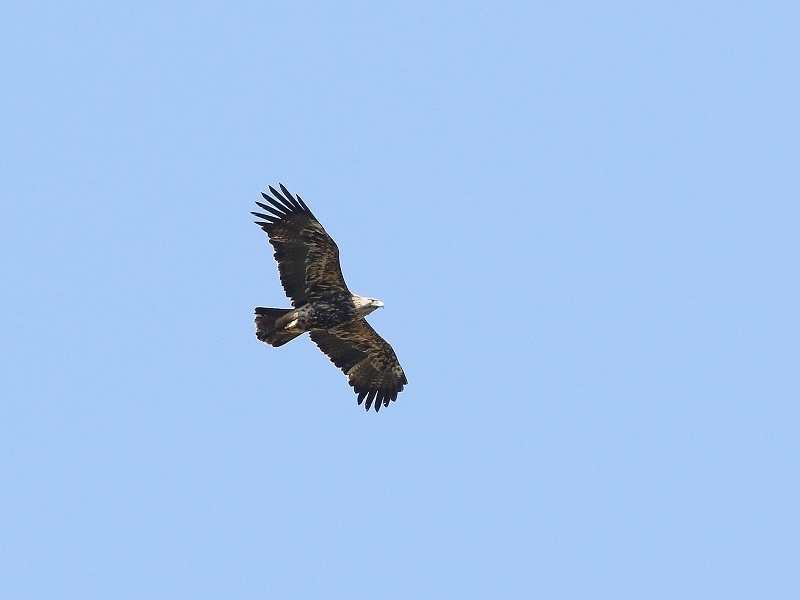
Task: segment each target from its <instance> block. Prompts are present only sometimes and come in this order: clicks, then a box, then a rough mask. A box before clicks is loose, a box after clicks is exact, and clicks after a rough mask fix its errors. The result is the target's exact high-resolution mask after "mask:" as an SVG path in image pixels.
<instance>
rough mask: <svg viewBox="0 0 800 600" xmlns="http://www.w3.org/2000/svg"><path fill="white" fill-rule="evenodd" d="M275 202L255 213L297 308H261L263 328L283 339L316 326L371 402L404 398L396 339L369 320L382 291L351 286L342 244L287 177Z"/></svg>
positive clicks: (320, 341)
mask: <svg viewBox="0 0 800 600" xmlns="http://www.w3.org/2000/svg"><path fill="white" fill-rule="evenodd" d="M280 189H281V191H280V192H278V191H277V190H276V189H275V188H273V187H272V186H270V187H269V190H270V192H271V194H272V196H269V195H267V194H264V193H263V192H262V194H261V195H262V196H263V197H264V200H266V201H267V202H268V204H263V203H261V202H256V204H258V206H260V207H261V208H262V209H263V210H265V211H266V212H267V213H269V214H264V213H255V212H254V213H253V214H254V215H255V216H257V217H259V218H260V219H263V220H262V221H256V224H257V225H259V226H260V227H261V228H262V229H263V230H264V231H265V232H266V233H267V235H268V236H269V242H270V244H272V246H273V247H274V248H275V260H276V262H277V263H278V273H279V275H280V279H281V284H283V289H284V290H285V291H286V295H287V296H288V297H289V298H290V299H291V301H292V306H293V308H264V307H258V308H256V309H255V312H256V318H255V324H256V336H257V337H258V339H259V340H261V341H262V342H265V343H267V344H270V345H272V346H276V347H277V346H282V345H283V344H285V343H287V342H289V341H291V340H292V339H294V338H295V337H297V336H299V335H301V334H303V333H305V332H306V331H307V332H309V335H310V337H311V339H312V340H313V341H314V343H315V344H316V345H317V346H319V348H320V350H322V351H323V352H324V353H325V354H326V355H327V356H328V358H330V360H331V362H333V363H334V364H335V365H336V366H337V367H339V368H340V369H341V370H342V371H343V372H344V374H345V375H347V378H348V380H349V382H350V385H351V386H353V390H354V391H355V392H356V394H358V403H359V404H361V403H362V402H364V401H365V400H366V402H365V407H366V409H367V410H369V409H370V408H371V407H372V406H375V411H378V410H380V407H381V406H388V405H389V402H393V401H395V400H396V399H397V394H399V393H400V391H401V390H402V389H403V386H404V385H405V384H406V383H408V381H407V379H406V376H405V373H404V372H403V369H402V367H401V366H400V363H399V362H398V360H397V356H396V355H395V353H394V350H393V349H392V347H391V346H390V345H389V344H388V342H386V340H384V339H383V338H382V337H381V336H379V335H378V334H377V333H376V332H375V330H374V329H373V328H372V327H370V325H369V324H368V323H367V322H366V321H365V320H364V317H365V316H366V315H368V314H369V313H371V312H372V311H374V310H376V309H377V308H380V307H381V306H383V302H381V301H380V300H376V299H375V298H367V297H363V296H358V295H356V294H353V293H351V292H350V290H349V289H348V288H347V284H345V282H344V277H343V276H342V269H341V266H340V265H339V248H338V247H337V246H336V243H335V242H334V241H333V239H332V238H331V237H330V236H329V235H328V234H327V233H326V232H325V229H323V227H322V225H321V224H320V222H319V221H317V219H316V217H314V215H313V213H312V212H311V211H310V210H309V208H308V206H306V204H305V202H303V200H302V199H301V198H300V196H292V194H291V193H290V192H289V190H287V189H286V188H285V187H284V186H283V184H280Z"/></svg>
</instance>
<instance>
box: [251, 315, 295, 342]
mask: <svg viewBox="0 0 800 600" xmlns="http://www.w3.org/2000/svg"><path fill="white" fill-rule="evenodd" d="M293 310H294V309H293V308H263V307H261V306H259V307H258V308H256V321H255V323H256V337H257V338H258V339H259V340H261V341H262V342H264V343H266V344H269V345H270V346H275V347H276V348H277V347H278V346H283V345H284V344H285V343H286V342H290V341H292V340H293V339H294V338H296V337H297V336H298V335H300V334H302V333H303V332H302V331H298V332H290V331H286V330H285V329H283V327H282V325H283V324H281V325H279V326H277V327H276V325H275V322H276V321H277V320H278V319H280V318H281V317H282V316H284V315H287V314H289V313H290V312H292V311H293Z"/></svg>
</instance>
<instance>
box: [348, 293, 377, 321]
mask: <svg viewBox="0 0 800 600" xmlns="http://www.w3.org/2000/svg"><path fill="white" fill-rule="evenodd" d="M353 304H354V305H355V307H356V313H357V314H358V315H359V316H360V317H364V316H366V315H368V314H369V313H371V312H372V311H373V310H376V309H378V308H380V307H382V306H383V302H381V301H380V300H378V299H377V298H367V297H365V296H357V295H356V294H353Z"/></svg>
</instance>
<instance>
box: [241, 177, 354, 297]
mask: <svg viewBox="0 0 800 600" xmlns="http://www.w3.org/2000/svg"><path fill="white" fill-rule="evenodd" d="M280 188H281V192H283V194H281V193H279V192H278V191H277V190H276V189H275V188H273V187H272V186H269V191H270V192H271V193H272V196H274V197H271V196H268V195H267V194H265V193H263V192H262V193H261V195H262V196H264V200H266V201H267V202H268V203H269V204H263V203H261V202H256V204H258V205H259V206H260V207H261V208H263V209H264V210H265V211H267V212H268V213H270V214H263V213H256V212H254V213H252V214H254V215H255V216H256V217H259V218H260V219H263V221H256V222H255V223H256V225H259V226H260V227H261V229H263V230H264V231H265V232H266V233H267V235H268V236H269V243H270V244H272V246H273V247H274V248H275V260H276V262H277V263H278V273H279V274H280V277H281V283H282V284H283V289H284V290H285V291H286V295H287V296H288V297H289V298H291V300H292V305H293V306H301V305H303V304H305V303H306V302H309V301H313V300H319V299H321V298H325V297H327V296H330V295H331V294H335V293H341V292H348V293H349V290H348V289H347V284H345V282H344V277H343V276H342V268H341V266H339V248H337V247H336V242H334V241H333V239H332V238H331V236H329V235H328V234H327V233H326V232H325V230H324V229H323V228H322V225H320V222H319V221H317V218H316V217H315V216H314V215H313V213H312V212H311V211H310V210H309V209H308V207H307V206H306V204H305V202H303V199H302V198H300V196H292V194H291V193H290V192H289V190H287V189H286V188H285V187H284V185H283V184H280Z"/></svg>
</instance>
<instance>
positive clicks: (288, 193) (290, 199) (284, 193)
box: [278, 183, 303, 212]
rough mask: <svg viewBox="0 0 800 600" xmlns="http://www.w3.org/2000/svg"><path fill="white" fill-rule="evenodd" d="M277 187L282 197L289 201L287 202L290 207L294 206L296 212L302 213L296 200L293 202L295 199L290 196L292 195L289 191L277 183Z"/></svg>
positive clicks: (301, 208)
mask: <svg viewBox="0 0 800 600" xmlns="http://www.w3.org/2000/svg"><path fill="white" fill-rule="evenodd" d="M278 185H279V186H280V187H281V191H282V192H283V195H284V196H285V197H286V198H288V199H289V202H290V203H291V205H292V206H294V207H295V208H296V209H297V210H299V211H301V212H302V211H303V207H302V206H300V203H299V202H297V200H295V197H294V196H292V193H291V192H290V191H289V190H287V189H286V186H285V185H283V184H282V183H279V184H278Z"/></svg>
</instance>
